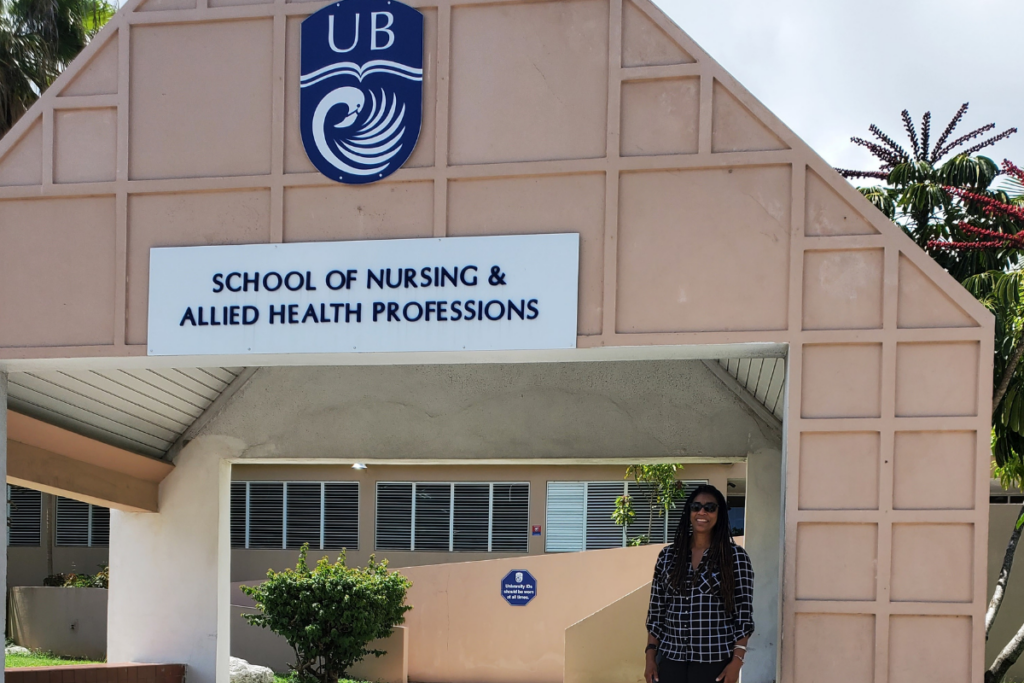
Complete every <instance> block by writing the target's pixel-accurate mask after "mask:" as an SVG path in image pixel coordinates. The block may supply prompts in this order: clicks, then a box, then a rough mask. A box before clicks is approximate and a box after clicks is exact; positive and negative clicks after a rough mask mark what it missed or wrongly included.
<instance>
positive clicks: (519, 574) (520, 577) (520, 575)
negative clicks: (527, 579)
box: [516, 572, 523, 583]
mask: <svg viewBox="0 0 1024 683" xmlns="http://www.w3.org/2000/svg"><path fill="white" fill-rule="evenodd" d="M522 582H523V573H522V572H516V583H522Z"/></svg>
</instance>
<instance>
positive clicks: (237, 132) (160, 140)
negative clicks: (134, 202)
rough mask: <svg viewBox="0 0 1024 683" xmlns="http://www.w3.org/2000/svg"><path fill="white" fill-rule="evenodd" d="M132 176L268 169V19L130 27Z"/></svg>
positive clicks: (270, 35) (257, 172)
mask: <svg viewBox="0 0 1024 683" xmlns="http://www.w3.org/2000/svg"><path fill="white" fill-rule="evenodd" d="M131 46H132V47H131V53H132V68H131V98H130V100H131V106H130V108H129V143H128V150H129V154H128V158H129V161H128V172H129V176H130V178H132V179H145V178H196V177H203V176H238V175H262V174H266V173H270V138H271V135H270V126H271V113H272V112H271V100H272V97H271V91H272V85H273V81H274V79H273V74H272V68H271V53H272V52H273V49H272V48H273V21H272V20H270V19H253V20H248V21H229V22H214V23H192V24H154V25H146V26H143V25H135V26H133V27H132V40H131Z"/></svg>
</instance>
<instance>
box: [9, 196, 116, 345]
mask: <svg viewBox="0 0 1024 683" xmlns="http://www.w3.org/2000/svg"><path fill="white" fill-rule="evenodd" d="M114 215H115V211H114V198H113V197H83V198H74V199H58V198H50V199H28V200H5V201H0V346H82V345H94V344H112V343H113V341H114V280H115V278H114V273H115V267H114Z"/></svg>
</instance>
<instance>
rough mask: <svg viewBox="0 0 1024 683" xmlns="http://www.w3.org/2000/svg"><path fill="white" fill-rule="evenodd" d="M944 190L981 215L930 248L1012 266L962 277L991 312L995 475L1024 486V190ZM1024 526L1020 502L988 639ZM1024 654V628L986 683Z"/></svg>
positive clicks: (1021, 183)
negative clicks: (993, 323) (985, 256)
mask: <svg viewBox="0 0 1024 683" xmlns="http://www.w3.org/2000/svg"><path fill="white" fill-rule="evenodd" d="M1002 171H1003V173H1004V174H1006V176H1007V177H1008V178H1009V179H1010V182H1009V183H1007V185H1008V186H1009V187H1010V188H1011V189H1018V190H1019V189H1020V188H1022V187H1024V171H1022V170H1021V169H1020V168H1018V167H1017V166H1015V165H1013V164H1012V163H1010V162H1009V161H1004V162H1003V168H1002ZM944 189H945V190H946V191H947V192H948V193H949V194H951V195H952V196H955V197H957V198H959V199H960V200H961V201H963V202H964V203H965V204H966V205H967V206H968V207H969V208H970V209H971V210H972V211H974V212H975V214H976V215H978V216H980V217H981V220H973V221H968V220H961V221H958V222H957V223H956V225H955V228H954V230H953V231H952V233H951V234H950V236H949V237H948V238H946V239H937V240H931V241H929V242H928V247H929V249H931V250H938V251H943V252H946V253H950V254H961V255H963V254H981V253H987V254H990V255H992V256H993V258H994V259H995V260H997V261H1007V262H1011V261H1012V262H1013V264H1014V265H1013V266H1011V267H1006V268H1002V269H998V270H989V271H986V272H983V273H978V274H977V275H972V276H971V277H968V278H966V279H965V280H964V281H963V285H964V287H966V288H967V290H968V291H970V292H971V294H973V295H974V296H975V297H976V298H977V299H978V300H979V301H980V302H981V303H982V304H984V305H985V307H986V308H988V309H989V310H990V311H992V313H993V314H994V316H995V320H996V330H995V342H996V345H995V359H994V360H995V376H996V378H997V379H998V382H997V383H996V386H995V389H994V391H993V393H992V406H993V415H992V431H993V438H992V447H993V455H994V457H995V461H996V467H995V473H996V474H997V476H999V478H1000V480H1001V481H1002V483H1003V485H1004V486H1006V487H1009V486H1011V485H1016V486H1018V487H1020V486H1021V483H1022V482H1024V457H1022V456H1024V381H1022V380H1024V377H1022V375H1024V368H1022V366H1021V363H1020V361H1021V357H1022V356H1024V270H1022V269H1021V266H1020V255H1021V254H1022V253H1024V194H1021V193H1018V194H1017V196H1016V197H1010V196H1008V195H1007V193H1006V192H974V191H970V190H965V189H963V188H956V187H946V188H944ZM1022 529H1024V506H1022V507H1021V510H1020V512H1019V513H1018V515H1017V522H1016V524H1015V525H1014V529H1013V532H1012V533H1011V535H1010V541H1009V543H1008V544H1007V547H1006V553H1005V555H1004V557H1003V564H1002V567H1001V568H1000V571H999V577H998V579H997V580H996V586H995V591H994V592H993V595H992V600H991V601H990V603H989V607H988V611H987V612H986V614H985V636H986V638H987V637H988V634H989V632H990V630H991V628H992V624H993V623H994V621H995V618H996V615H997V614H998V613H999V607H1000V606H1001V605H1002V602H1003V597H1004V596H1005V594H1006V585H1007V582H1008V581H1009V578H1010V571H1011V569H1012V568H1013V559H1014V555H1015V554H1016V550H1017V544H1018V542H1019V541H1020V536H1021V531H1022ZM1022 653H1024V626H1021V628H1020V629H1019V630H1018V632H1017V634H1016V635H1015V636H1014V637H1013V638H1012V639H1010V642H1009V643H1007V644H1006V646H1005V647H1004V648H1003V650H1002V651H1001V652H1000V653H999V655H998V656H997V657H996V659H995V661H994V662H992V665H991V666H990V667H989V669H988V671H986V673H985V681H986V683H998V682H999V681H1001V680H1002V679H1003V677H1004V676H1005V675H1006V672H1007V671H1008V670H1009V669H1010V667H1011V666H1013V664H1014V663H1015V662H1016V661H1017V659H1018V658H1019V657H1020V655H1021V654H1022Z"/></svg>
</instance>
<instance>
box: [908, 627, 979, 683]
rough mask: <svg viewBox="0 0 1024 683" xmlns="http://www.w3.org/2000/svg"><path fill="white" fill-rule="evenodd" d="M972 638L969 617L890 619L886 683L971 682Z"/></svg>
mask: <svg viewBox="0 0 1024 683" xmlns="http://www.w3.org/2000/svg"><path fill="white" fill-rule="evenodd" d="M972 637H973V633H972V632H971V617H958V616H923V615H922V616H918V615H904V614H894V615H892V616H891V617H890V618H889V683H924V682H925V681H927V682H928V683H964V681H970V680H972V677H971V672H972V667H971V649H972V643H971V640H972ZM982 652H983V651H982ZM978 654H979V655H980V654H981V653H980V652H979V653H978ZM979 668H980V667H979Z"/></svg>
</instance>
